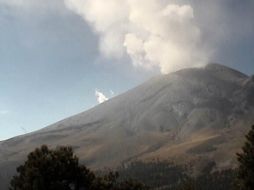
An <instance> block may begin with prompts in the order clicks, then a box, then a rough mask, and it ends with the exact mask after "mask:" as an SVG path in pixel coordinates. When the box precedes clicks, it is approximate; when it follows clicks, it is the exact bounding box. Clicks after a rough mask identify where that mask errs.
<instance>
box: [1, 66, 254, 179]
mask: <svg viewBox="0 0 254 190" xmlns="http://www.w3.org/2000/svg"><path fill="white" fill-rule="evenodd" d="M253 116H254V77H250V76H247V75H245V74H243V73H240V72H238V71H236V70H233V69H231V68H228V67H225V66H222V65H219V64H208V65H207V66H205V67H203V68H189V69H184V70H180V71H177V72H174V73H171V74H168V75H162V76H158V77H155V78H153V79H151V80H149V81H147V82H146V83H144V84H142V85H140V86H138V87H136V88H134V89H132V90H130V91H128V92H126V93H124V94H122V95H119V96H117V97H115V98H112V99H110V100H108V101H106V102H104V103H102V104H100V105H98V106H96V107H94V108H92V109H90V110H88V111H85V112H83V113H80V114H78V115H75V116H72V117H70V118H67V119H64V120H62V121H59V122H57V123H55V124H53V125H51V126H48V127H46V128H44V129H42V130H39V131H36V132H33V133H30V134H26V135H23V136H18V137H15V138H12V139H9V140H6V141H3V142H0V184H3V183H2V182H3V181H7V180H6V179H7V178H8V176H10V175H12V174H13V173H14V168H15V167H16V166H17V165H18V164H20V163H22V161H23V160H24V158H25V156H26V155H27V153H28V152H30V151H32V150H33V149H34V148H35V147H38V146H40V145H42V144H48V145H50V146H53V147H54V146H58V145H70V146H73V147H74V149H75V152H76V153H77V154H78V156H79V157H80V159H81V160H82V161H83V162H84V163H85V164H87V165H88V166H90V167H92V168H102V167H117V166H119V165H121V164H123V163H128V162H131V161H133V160H142V161H152V160H154V159H160V160H173V161H175V162H179V163H186V162H193V163H197V162H198V163H199V164H200V163H206V162H210V161H213V162H214V163H216V167H217V168H227V167H233V166H235V163H236V161H235V153H236V152H237V151H239V150H240V147H241V146H242V143H243V140H244V134H245V133H246V132H247V131H248V130H249V128H250V126H251V125H252V124H254V117H253ZM1 178H2V180H1Z"/></svg>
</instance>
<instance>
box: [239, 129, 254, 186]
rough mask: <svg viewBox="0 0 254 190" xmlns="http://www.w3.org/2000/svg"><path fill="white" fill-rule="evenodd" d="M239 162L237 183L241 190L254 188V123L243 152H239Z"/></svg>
mask: <svg viewBox="0 0 254 190" xmlns="http://www.w3.org/2000/svg"><path fill="white" fill-rule="evenodd" d="M237 160H238V162H239V168H238V174H237V185H238V187H239V189H240V190H253V189H254V125H253V126H252V129H251V130H250V132H249V133H248V134H247V135H246V142H245V144H244V146H243V148H242V153H238V154H237Z"/></svg>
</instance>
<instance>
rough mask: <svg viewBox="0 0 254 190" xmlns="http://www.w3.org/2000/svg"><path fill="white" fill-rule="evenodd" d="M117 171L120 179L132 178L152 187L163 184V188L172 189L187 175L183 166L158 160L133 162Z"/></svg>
mask: <svg viewBox="0 0 254 190" xmlns="http://www.w3.org/2000/svg"><path fill="white" fill-rule="evenodd" d="M118 171H119V173H120V176H121V179H123V180H124V179H128V178H133V179H136V180H138V181H141V182H143V183H144V184H146V185H148V186H149V187H152V188H156V187H161V186H163V188H164V189H165V188H167V189H174V188H175V187H177V186H178V184H179V183H180V182H181V181H183V180H185V179H187V177H188V175H187V173H186V169H185V168H184V167H182V166H178V165H175V164H173V163H168V162H160V161H157V162H149V163H144V162H133V163H130V164H129V165H128V166H127V167H124V166H123V167H121V168H119V169H118Z"/></svg>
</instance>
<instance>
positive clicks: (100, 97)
mask: <svg viewBox="0 0 254 190" xmlns="http://www.w3.org/2000/svg"><path fill="white" fill-rule="evenodd" d="M95 97H96V99H97V102H98V103H99V104H101V103H103V102H105V101H107V100H108V98H107V97H106V96H105V95H104V94H103V93H102V92H100V91H99V90H95Z"/></svg>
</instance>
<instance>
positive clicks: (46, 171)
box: [10, 145, 95, 190]
mask: <svg viewBox="0 0 254 190" xmlns="http://www.w3.org/2000/svg"><path fill="white" fill-rule="evenodd" d="M17 173H18V175H17V176H14V177H13V179H12V181H11V188H10V190H46V189H47V190H58V189H59V190H79V189H82V188H83V189H84V188H85V189H87V187H89V186H90V184H91V183H92V181H93V180H94V178H95V176H94V174H93V173H92V172H90V171H89V170H88V169H87V168H86V167H84V166H80V165H79V160H78V158H77V157H76V156H75V155H74V154H73V150H72V148H71V147H59V148H56V149H53V150H50V149H49V148H48V147H47V146H45V145H43V146H42V147H41V148H37V149H36V150H35V151H33V152H31V153H30V154H29V155H28V158H27V161H26V162H25V163H24V165H21V166H20V167H18V168H17Z"/></svg>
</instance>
